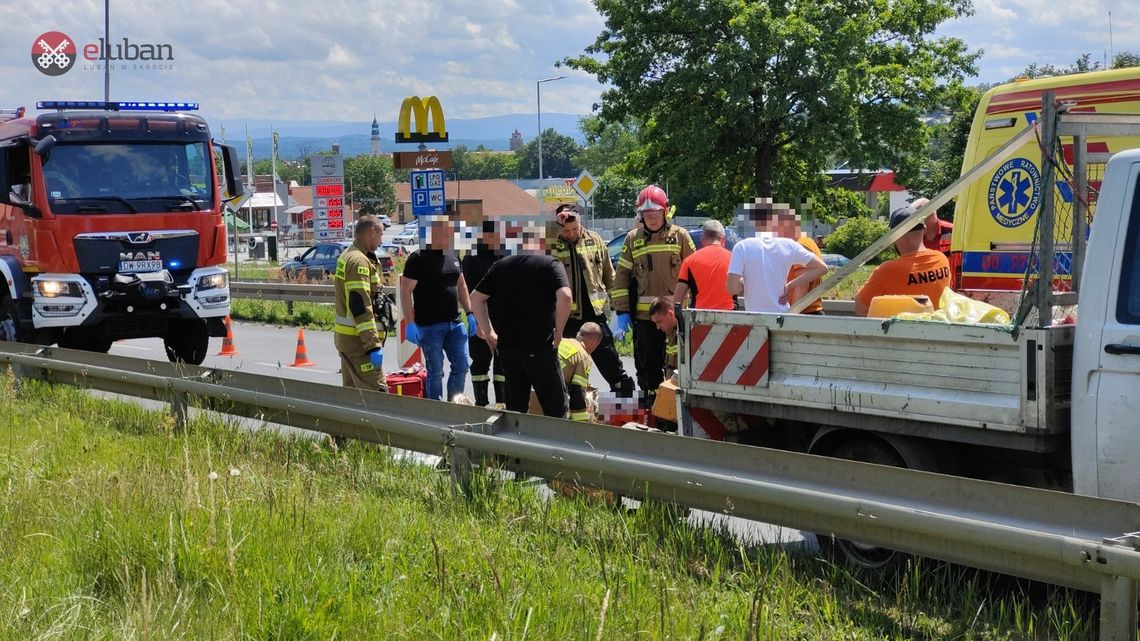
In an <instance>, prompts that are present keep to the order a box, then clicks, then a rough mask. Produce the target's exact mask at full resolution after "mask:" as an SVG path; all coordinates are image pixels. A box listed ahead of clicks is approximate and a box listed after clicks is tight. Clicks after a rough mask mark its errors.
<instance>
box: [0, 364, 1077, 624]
mask: <svg viewBox="0 0 1140 641" xmlns="http://www.w3.org/2000/svg"><path fill="white" fill-rule="evenodd" d="M0 397H2V398H3V402H4V405H5V411H4V412H3V413H2V414H0V496H2V498H0V550H3V554H2V555H0V640H5V641H6V640H8V639H11V640H13V641H15V640H20V641H24V640H27V639H63V640H71V639H76V640H78V639H83V640H89V639H107V640H111V639H116V640H118V639H146V640H151V639H158V640H165V639H276V640H302V639H314V640H316V639H322V640H323V639H368V640H371V639H416V640H419V639H483V640H488V639H501V640H507V639H515V640H524V639H535V640H544V639H551V640H561V639H587V640H590V639H622V640H625V639H667V638H668V639H709V640H711V639H781V640H782V639H810V640H817V639H884V638H886V639H915V638H918V639H1091V638H1092V635H1093V630H1092V627H1093V625H1094V624H1093V623H1092V621H1094V620H1095V615H1094V614H1092V613H1090V611H1089V610H1090V609H1089V607H1088V605H1087V603H1085V601H1084V600H1083V599H1080V598H1077V597H1074V595H1072V594H1071V593H1068V592H1064V591H1051V592H1050V594H1049V595H1048V596H1047V597H1046V596H1041V597H1039V598H1037V599H1027V598H1024V597H1023V596H1021V595H1020V594H1019V593H1017V592H1016V591H1014V590H1011V589H1010V588H1009V587H1008V585H1006V587H1000V586H1001V585H1003V584H1005V583H1007V582H1004V581H993V580H992V579H991V578H985V577H986V576H987V575H980V576H981V577H982V578H979V575H976V574H974V573H972V572H967V571H963V570H961V569H956V568H947V567H942V566H936V565H934V564H931V563H925V564H915V565H913V566H912V567H911V568H910V569H909V570H908V571H905V572H902V573H900V574H898V575H897V576H894V577H892V578H889V579H882V580H875V581H866V580H865V581H862V582H861V581H859V580H857V579H856V578H855V577H854V576H852V575H851V574H849V573H848V572H847V571H846V570H844V569H843V568H841V567H837V566H835V565H832V564H829V563H827V562H824V561H821V560H818V559H815V558H811V557H808V556H806V555H804V554H802V553H799V552H795V551H792V550H784V549H781V548H778V547H750V548H745V547H741V546H740V545H738V544H736V543H735V542H733V541H732V540H731V539H730V538H728V537H727V536H725V535H722V534H720V533H718V532H715V531H711V530H707V529H694V528H692V527H689V526H688V525H686V524H684V523H678V522H676V521H673V520H670V519H669V518H668V516H667V513H668V511H667V510H663V509H659V508H653V507H652V506H650V507H646V506H643V508H642V509H641V510H639V511H637V512H636V513H634V514H632V515H629V514H625V513H623V512H619V511H615V510H612V509H608V508H606V507H603V506H596V505H593V504H590V503H587V502H585V501H581V500H566V499H555V500H549V501H547V500H543V499H542V498H540V497H539V496H538V494H537V493H536V492H535V490H534V489H533V487H530V486H527V485H525V484H518V483H513V482H510V483H507V482H502V481H496V480H492V479H491V478H490V477H487V476H482V475H478V476H477V477H476V480H477V484H476V486H475V488H474V490H473V492H472V496H471V497H470V498H465V497H463V496H461V495H459V494H457V493H456V492H455V491H453V490H452V488H451V486H450V485H449V483H448V481H447V478H446V476H445V475H444V474H442V473H440V472H437V471H435V470H433V469H431V468H429V467H425V466H422V465H416V464H412V463H408V462H403V461H401V460H399V459H397V458H393V457H392V456H391V454H390V453H389V452H388V451H386V450H384V449H382V448H377V447H371V446H364V445H359V444H350V445H348V446H347V447H346V448H345V449H342V450H339V451H334V450H331V449H329V448H328V447H327V446H325V445H323V444H321V443H319V442H316V441H307V440H292V439H286V438H282V437H279V436H277V435H275V434H272V433H267V432H261V433H248V432H244V431H238V430H236V429H235V428H233V427H232V426H226V425H223V424H219V423H216V422H209V421H206V420H203V419H201V418H198V419H194V420H192V422H191V424H190V426H189V428H188V430H187V431H186V432H184V433H175V432H174V431H173V430H172V426H171V423H170V421H169V419H168V418H167V416H166V414H165V413H160V412H151V411H146V410H144V409H141V408H140V407H138V406H135V405H131V404H125V403H120V402H111V401H105V400H100V399H96V398H94V397H92V396H90V395H88V394H86V393H85V392H83V391H80V390H76V389H73V388H64V387H60V388H56V387H51V386H47V385H44V384H39V383H35V382H27V383H23V384H20V385H16V384H14V383H13V381H12V380H11V379H10V378H6V377H0ZM995 583H996V584H997V585H998V586H999V587H994V585H993V584H995Z"/></svg>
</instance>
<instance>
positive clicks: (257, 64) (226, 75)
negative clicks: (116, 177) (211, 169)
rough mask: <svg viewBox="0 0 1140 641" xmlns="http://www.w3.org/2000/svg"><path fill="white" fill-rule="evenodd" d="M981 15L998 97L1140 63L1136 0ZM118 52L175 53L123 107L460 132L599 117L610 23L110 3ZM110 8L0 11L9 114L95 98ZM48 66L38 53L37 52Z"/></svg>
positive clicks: (492, 6) (539, 16)
mask: <svg viewBox="0 0 1140 641" xmlns="http://www.w3.org/2000/svg"><path fill="white" fill-rule="evenodd" d="M974 4H975V14H974V15H973V16H971V17H968V18H963V19H961V20H958V21H955V22H953V23H948V24H946V25H944V27H943V28H942V29H940V33H942V34H945V35H953V36H957V37H961V38H963V39H965V40H966V42H967V44H968V45H969V46H970V47H971V48H973V49H984V50H985V56H984V57H983V59H982V61H981V69H980V72H981V73H980V74H979V77H978V78H977V80H978V81H984V82H998V81H1001V80H1004V79H1006V78H1009V77H1011V76H1012V75H1014V74H1015V73H1016V72H1018V71H1019V70H1021V69H1022V68H1024V67H1025V65H1026V64H1028V63H1030V62H1042V63H1054V64H1068V63H1070V62H1072V61H1073V60H1074V59H1075V58H1076V57H1077V56H1078V55H1080V54H1081V53H1082V52H1090V53H1092V54H1093V59H1094V60H1101V59H1102V57H1104V56H1105V55H1107V52H1108V48H1109V41H1108V32H1109V24H1108V22H1109V21H1108V13H1109V11H1111V12H1112V29H1113V43H1114V48H1115V50H1116V51H1121V50H1124V49H1130V50H1133V51H1137V52H1140V2H1136V1H1135V0H1128V1H1126V0H1102V1H1089V0H1082V1H1073V0H1068V1H1066V2H1061V1H1060V0H975V3H974ZM111 14H112V15H111V37H112V42H121V39H122V38H123V37H127V38H129V39H130V41H131V42H133V43H139V44H147V43H149V44H169V45H171V47H172V48H173V52H174V58H175V60H174V63H173V69H170V70H153V69H151V70H148V69H134V68H130V67H133V65H130V64H129V63H128V67H129V68H128V69H126V70H118V69H116V70H114V71H113V72H112V74H113V75H112V84H111V91H112V98H114V99H122V100H126V99H150V100H192V101H198V102H200V103H202V106H203V112H204V113H205V115H207V116H208V117H214V118H218V117H224V118H227V119H237V118H251V119H278V120H354V121H360V120H369V119H371V118H372V115H373V113H375V114H377V115H378V116H379V118H380V120H382V121H383V120H394V119H395V117H396V113H397V111H398V109H399V103H400V101H401V100H402V98H403V97H404V96H406V95H410V94H420V95H438V96H439V97H440V99H441V101H442V102H443V105H444V109H445V110H446V112H447V115H448V117H449V118H473V117H480V116H491V115H500V114H508V113H533V112H534V111H535V81H536V80H537V79H539V78H545V77H549V76H553V75H558V74H566V75H568V76H569V78H567V79H566V80H562V81H558V82H553V83H549V84H545V85H543V91H542V96H543V111H544V112H562V113H587V112H589V110H590V108H591V105H592V104H593V103H594V102H595V101H596V100H597V98H598V94H599V87H598V85H597V83H596V82H595V81H594V80H593V79H592V78H591V77H589V76H586V75H585V74H580V73H578V72H574V71H570V70H566V69H562V70H559V69H556V68H555V62H556V61H558V60H560V59H562V58H564V57H565V56H568V55H574V54H577V53H580V52H581V51H582V50H583V48H584V47H585V46H586V45H588V44H589V43H590V42H592V41H593V39H594V38H595V37H596V35H597V33H598V32H599V30H600V28H601V25H602V21H601V18H600V16H599V15H598V14H597V12H596V11H595V10H594V8H593V4H592V2H590V0H560V1H558V2H551V1H549V0H435V1H427V0H321V1H319V2H311V1H308V0H258V1H256V2H255V1H252V0H196V1H194V2H187V3H185V4H183V3H177V2H154V1H153V0H146V1H144V0H111ZM102 25H103V2H102V1H101V0H57V1H56V2H15V1H14V0H8V1H5V2H3V3H0V52H2V53H0V78H3V79H4V82H3V83H0V107H9V106H18V105H27V106H29V107H30V106H32V104H33V103H34V102H35V101H36V100H43V99H48V98H56V99H99V98H101V97H102V94H103V74H102V72H101V71H100V70H97V69H94V68H93V67H94V65H93V64H92V63H90V62H87V61H86V60H84V58H83V55H82V49H83V45H86V44H89V43H95V42H97V41H98V39H99V38H100V36H101V35H102ZM49 31H58V32H62V33H65V34H67V35H68V36H69V37H70V38H71V39H73V40H74V41H75V42H76V43H77V44H78V45H79V50H80V55H79V57H78V61H77V62H76V64H75V66H74V67H72V68H71V69H70V70H69V71H67V72H66V73H64V74H62V75H59V76H56V77H50V76H47V75H44V74H42V73H40V72H39V71H37V70H36V68H35V66H34V65H33V60H32V58H31V52H32V51H33V48H35V45H36V44H37V42H38V39H39V37H40V35H41V34H43V33H45V32H49ZM37 52H38V49H37Z"/></svg>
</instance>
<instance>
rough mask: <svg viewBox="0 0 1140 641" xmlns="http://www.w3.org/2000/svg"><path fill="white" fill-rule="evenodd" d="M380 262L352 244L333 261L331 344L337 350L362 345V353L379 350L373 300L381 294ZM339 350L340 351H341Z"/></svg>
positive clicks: (381, 344)
mask: <svg viewBox="0 0 1140 641" xmlns="http://www.w3.org/2000/svg"><path fill="white" fill-rule="evenodd" d="M381 287H382V284H381V282H380V263H379V261H378V260H377V259H376V258H375V256H373V255H372V254H368V253H365V252H364V250H363V249H361V248H360V247H358V246H357V245H355V244H353V245H352V246H350V247H349V248H348V249H346V250H344V253H343V254H341V255H340V257H339V258H337V259H336V273H335V274H334V275H333V290H334V294H335V298H336V324H335V325H334V326H333V330H334V331H335V335H334V337H333V342H334V343H335V344H336V346H337V350H338V351H343V349H351V348H352V347H353V346H354V343H355V345H357V346H363V347H364V351H366V352H367V351H372V350H373V349H376V348H377V347H383V342H382V341H381V338H380V332H379V329H378V328H377V326H376V315H375V313H374V311H373V309H372V300H373V297H374V296H375V295H376V294H377V293H379V292H380V291H381ZM342 348H343V349H342Z"/></svg>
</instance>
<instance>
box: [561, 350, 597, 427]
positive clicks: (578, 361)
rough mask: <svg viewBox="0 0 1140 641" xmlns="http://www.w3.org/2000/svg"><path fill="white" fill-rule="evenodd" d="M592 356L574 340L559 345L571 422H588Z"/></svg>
mask: <svg viewBox="0 0 1140 641" xmlns="http://www.w3.org/2000/svg"><path fill="white" fill-rule="evenodd" d="M590 362H591V361H590V354H589V352H587V351H586V348H585V347H583V346H582V344H581V343H579V342H578V341H576V340H574V339H573V338H563V339H562V342H560V343H558V364H559V365H560V366H561V367H562V380H563V381H565V382H566V391H567V392H568V393H569V395H570V420H572V421H588V420H590V414H589V412H588V411H587V409H586V388H587V387H589V386H590Z"/></svg>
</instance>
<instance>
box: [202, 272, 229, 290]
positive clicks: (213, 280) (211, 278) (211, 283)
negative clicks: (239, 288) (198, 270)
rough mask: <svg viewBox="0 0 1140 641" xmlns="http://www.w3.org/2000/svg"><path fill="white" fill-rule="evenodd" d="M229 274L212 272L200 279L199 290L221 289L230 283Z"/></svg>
mask: <svg viewBox="0 0 1140 641" xmlns="http://www.w3.org/2000/svg"><path fill="white" fill-rule="evenodd" d="M229 282H230V279H229V274H210V275H208V276H203V277H201V278H199V279H198V290H199V291H202V290H206V289H220V288H222V287H225V286H227V285H229Z"/></svg>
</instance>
